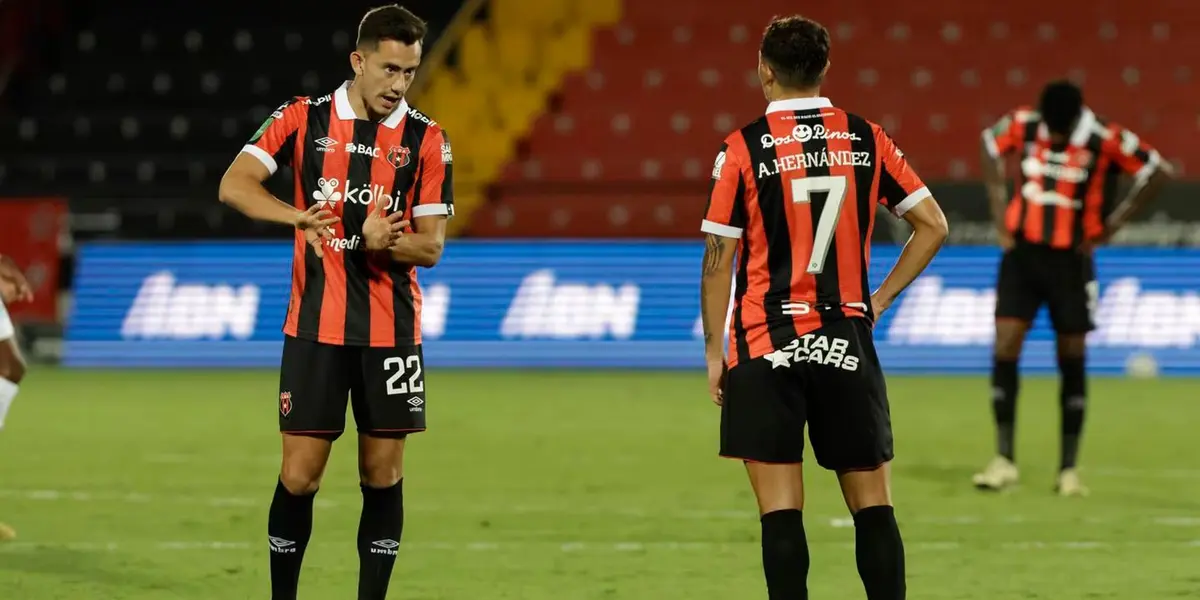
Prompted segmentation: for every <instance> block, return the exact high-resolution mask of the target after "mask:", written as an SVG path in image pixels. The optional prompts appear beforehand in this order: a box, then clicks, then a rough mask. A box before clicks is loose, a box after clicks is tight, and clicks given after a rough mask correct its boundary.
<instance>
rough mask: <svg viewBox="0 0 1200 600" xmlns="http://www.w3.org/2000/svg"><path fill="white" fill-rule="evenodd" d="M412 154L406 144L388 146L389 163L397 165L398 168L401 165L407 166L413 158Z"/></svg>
mask: <svg viewBox="0 0 1200 600" xmlns="http://www.w3.org/2000/svg"><path fill="white" fill-rule="evenodd" d="M410 154H411V152H410V151H409V149H408V148H406V147H404V146H392V147H391V148H388V153H387V161H388V164H390V165H392V166H393V167H395V168H397V169H399V168H401V167H407V166H408V163H409V161H410V160H411V158H410V156H409V155H410Z"/></svg>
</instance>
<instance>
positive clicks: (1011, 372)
mask: <svg viewBox="0 0 1200 600" xmlns="http://www.w3.org/2000/svg"><path fill="white" fill-rule="evenodd" d="M982 146H983V148H982V159H983V174H984V181H985V183H986V186H987V194H988V200H989V204H990V206H991V211H992V217H993V219H994V220H995V225H996V231H997V234H998V236H999V238H1000V246H1001V247H1002V248H1003V249H1004V256H1003V258H1002V259H1001V260H1000V273H999V277H998V279H997V283H996V339H995V346H994V349H993V354H994V356H993V362H992V412H993V416H994V417H995V420H996V457H995V458H993V459H992V461H991V462H990V463H989V464H988V465H987V466H986V467H985V468H984V470H983V471H981V472H979V473H976V474H975V475H974V477H973V481H974V484H975V486H976V487H978V488H980V489H988V490H1000V489H1003V488H1005V487H1008V486H1010V485H1013V484H1015V483H1017V480H1018V472H1017V466H1016V463H1015V462H1014V453H1013V437H1014V425H1015V423H1016V408H1017V389H1018V379H1019V378H1018V375H1017V363H1018V361H1019V359H1020V357H1021V346H1022V345H1023V344H1024V341H1025V334H1026V332H1027V331H1028V330H1029V325H1030V323H1031V322H1032V321H1033V318H1034V317H1035V316H1036V315H1037V312H1038V310H1039V309H1040V308H1041V306H1042V305H1043V304H1047V305H1049V307H1050V320H1051V322H1052V324H1053V325H1054V330H1055V332H1056V336H1057V346H1058V348H1057V350H1058V369H1059V373H1060V374H1061V383H1060V388H1059V406H1060V409H1061V414H1062V421H1061V432H1062V441H1061V448H1060V456H1059V471H1058V477H1057V480H1056V483H1055V490H1056V491H1057V493H1059V494H1061V495H1063V496H1080V495H1085V494H1087V488H1086V487H1084V485H1083V483H1082V482H1081V481H1080V477H1079V472H1078V471H1077V470H1076V461H1077V459H1078V453H1079V440H1080V434H1081V432H1082V431H1083V418H1084V410H1085V409H1086V407H1087V382H1086V375H1085V354H1086V353H1085V349H1086V340H1087V333H1088V332H1089V331H1091V330H1092V329H1094V328H1095V324H1094V323H1093V313H1094V311H1095V309H1096V302H1097V298H1098V297H1099V285H1098V284H1097V282H1096V275H1095V268H1094V265H1093V261H1092V250H1093V248H1095V247H1096V246H1099V245H1101V244H1104V243H1106V242H1107V241H1108V240H1110V239H1111V238H1112V236H1113V234H1114V233H1116V232H1117V231H1118V230H1119V229H1120V228H1121V227H1122V226H1123V225H1124V224H1125V223H1127V222H1128V221H1129V218H1130V217H1131V216H1133V215H1134V214H1135V213H1136V212H1137V211H1139V210H1140V209H1141V208H1142V207H1143V206H1144V205H1145V204H1146V203H1147V202H1149V201H1150V200H1151V199H1152V198H1154V197H1155V196H1156V195H1157V194H1158V193H1159V191H1160V190H1161V188H1162V185H1163V183H1164V182H1165V181H1166V180H1167V178H1168V169H1169V167H1168V165H1167V164H1166V163H1164V162H1163V160H1162V158H1161V157H1160V156H1159V154H1158V152H1157V151H1155V150H1154V149H1153V148H1151V147H1150V146H1148V145H1147V144H1146V143H1145V142H1144V141H1143V140H1142V139H1140V138H1139V137H1138V136H1137V135H1135V134H1134V133H1133V132H1131V131H1129V130H1128V129H1125V128H1124V127H1121V126H1119V125H1116V124H1113V123H1109V122H1107V121H1105V120H1104V119H1101V118H1100V117H1099V116H1097V115H1096V114H1095V113H1093V112H1092V111H1091V109H1089V108H1088V107H1087V106H1085V105H1084V102H1083V93H1082V91H1081V90H1080V89H1079V87H1077V86H1076V85H1075V84H1073V83H1070V82H1068V81H1055V82H1051V83H1049V84H1048V85H1046V87H1045V88H1044V89H1043V90H1042V95H1041V101H1040V104H1039V106H1038V108H1037V109H1036V110H1034V109H1033V108H1027V107H1023V108H1018V109H1016V110H1014V111H1012V112H1010V113H1008V114H1007V115H1005V116H1004V117H1003V118H1001V119H1000V120H999V121H998V122H997V123H996V124H995V125H994V126H992V127H991V128H989V129H986V130H984V132H983V143H982ZM1018 152H1019V156H1020V174H1019V176H1018V177H1017V182H1016V191H1015V193H1014V194H1013V195H1012V196H1011V197H1010V196H1009V195H1008V191H1007V189H1006V186H1005V182H1004V163H1005V160H1006V158H1007V157H1008V156H1009V155H1012V154H1016V153H1018ZM1122 173H1125V174H1128V175H1132V176H1133V180H1134V181H1133V186H1132V187H1131V188H1130V190H1129V194H1128V196H1127V197H1126V198H1125V199H1124V200H1123V201H1122V202H1121V204H1120V205H1118V206H1116V207H1115V208H1114V207H1113V203H1112V200H1113V194H1114V190H1115V187H1116V185H1115V184H1116V179H1117V177H1118V176H1119V175H1120V174H1122Z"/></svg>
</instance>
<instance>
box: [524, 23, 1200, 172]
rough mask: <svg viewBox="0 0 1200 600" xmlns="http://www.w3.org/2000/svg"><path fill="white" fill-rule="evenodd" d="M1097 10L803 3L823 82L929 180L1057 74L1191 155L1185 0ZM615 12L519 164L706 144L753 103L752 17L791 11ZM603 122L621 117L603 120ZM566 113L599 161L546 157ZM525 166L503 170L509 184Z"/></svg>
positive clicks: (754, 110)
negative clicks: (819, 31) (827, 66)
mask: <svg viewBox="0 0 1200 600" xmlns="http://www.w3.org/2000/svg"><path fill="white" fill-rule="evenodd" d="M613 4H614V3H605V2H583V3H576V4H572V8H573V10H575V11H577V13H576V14H578V15H584V14H587V15H590V16H591V18H592V19H593V20H594V21H595V22H606V21H605V19H604V18H603V14H602V13H604V12H605V11H606V10H608V9H609V8H610V7H611V6H612V5H613ZM1104 6H1105V8H1104V10H1097V11H1094V12H1090V13H1085V14H1084V15H1082V16H1083V18H1081V15H1080V14H1079V13H1078V11H1076V10H1075V9H1074V8H1072V7H1070V6H1067V5H1064V4H1060V3H1050V4H1047V3H1044V2H1035V1H1034V0H1017V1H1016V2H1015V3H1008V4H1004V5H998V4H995V5H992V4H977V3H959V2H953V1H951V0H938V1H933V2H926V3H921V4H919V5H897V4H884V5H879V4H878V3H874V2H869V1H868V0H846V1H845V2H839V3H824V4H814V5H812V6H809V7H805V8H804V12H805V14H807V15H809V16H812V17H814V18H817V19H818V20H822V21H823V22H824V23H825V24H826V25H827V26H828V27H829V29H830V31H831V35H832V37H833V44H834V45H833V51H832V64H833V66H832V69H831V71H830V75H829V77H828V79H827V81H826V85H825V91H826V93H827V94H828V95H829V96H831V97H832V98H833V99H834V100H835V102H837V103H838V104H840V105H842V106H844V107H847V108H848V109H850V110H853V111H855V112H858V113H860V114H862V115H864V116H867V117H868V118H871V119H872V120H875V121H877V122H880V123H881V124H883V125H884V126H885V127H887V128H888V130H889V131H890V132H891V133H892V134H893V135H894V136H896V137H897V139H898V140H900V141H901V142H902V144H903V145H904V147H905V148H906V152H907V153H908V155H909V156H910V157H911V158H912V159H913V161H914V162H916V163H918V164H921V165H924V166H925V168H927V169H928V171H929V172H928V175H927V176H928V178H930V179H966V178H970V177H975V176H977V174H978V166H977V163H978V160H977V150H978V148H977V144H978V132H979V130H980V129H981V128H982V127H984V126H985V125H986V124H988V123H990V122H992V121H993V120H994V119H996V118H998V117H999V116H1000V115H1001V114H1003V113H1004V112H1005V111H1007V110H1009V109H1011V108H1012V107H1014V106H1016V105H1019V104H1031V103H1034V102H1036V99H1037V94H1038V91H1039V89H1040V87H1041V85H1042V84H1043V83H1044V82H1046V81H1047V80H1049V79H1053V78H1060V77H1068V76H1069V77H1072V78H1074V79H1077V80H1081V81H1082V82H1083V83H1084V85H1085V93H1086V94H1087V96H1088V99H1089V102H1090V103H1091V104H1092V105H1093V106H1094V107H1095V108H1096V110H1097V111H1098V112H1100V113H1101V114H1102V115H1103V116H1105V117H1107V118H1109V119H1110V120H1113V121H1116V122H1121V123H1124V124H1126V125H1128V126H1129V127H1132V128H1134V129H1135V130H1138V131H1139V132H1141V133H1143V134H1144V135H1145V136H1146V137H1147V138H1148V139H1150V140H1151V142H1152V143H1154V144H1156V145H1157V146H1158V147H1159V148H1160V149H1161V150H1162V151H1163V152H1164V153H1165V154H1166V155H1167V156H1168V157H1172V158H1183V157H1184V155H1186V154H1187V153H1195V152H1196V150H1194V149H1192V148H1191V145H1187V144H1184V143H1182V140H1183V139H1184V138H1185V137H1186V136H1185V135H1181V134H1176V133H1175V132H1180V131H1185V132H1189V134H1190V133H1194V132H1195V131H1196V129H1197V123H1196V119H1197V115H1196V114H1195V110H1194V108H1190V107H1188V106H1186V105H1188V103H1189V102H1191V103H1192V104H1193V105H1194V98H1195V97H1196V92H1197V91H1198V89H1200V88H1198V83H1200V73H1193V71H1200V69H1197V68H1196V67H1194V66H1192V65H1191V64H1190V63H1189V62H1188V60H1187V59H1186V58H1184V57H1187V56H1191V54H1189V52H1188V50H1189V49H1190V48H1193V47H1194V46H1195V42H1194V41H1192V40H1194V39H1195V36H1194V33H1195V32H1196V30H1197V29H1198V28H1200V22H1196V20H1195V19H1185V18H1180V17H1179V14H1181V13H1179V12H1176V9H1178V10H1183V6H1184V3H1183V2H1182V1H1181V0H1172V1H1168V2H1163V3H1156V4H1155V5H1153V6H1141V5H1136V6H1135V5H1130V4H1119V5H1118V4H1106V5H1104ZM624 8H625V13H624V15H623V18H622V19H621V20H619V21H614V22H613V25H612V26H611V27H605V28H602V29H600V30H599V31H598V32H597V34H596V35H595V36H594V37H593V41H592V47H591V52H590V55H591V57H592V61H591V62H590V63H589V64H588V66H587V69H586V70H585V71H584V72H583V73H580V74H578V75H575V76H569V77H568V78H567V80H566V81H565V82H564V85H563V87H562V90H561V98H560V101H558V102H556V103H555V105H554V106H555V108H554V111H553V112H552V114H550V115H548V117H549V118H542V119H539V120H538V124H537V126H536V127H535V129H534V131H532V132H531V133H530V134H529V136H528V138H527V142H528V143H527V144H526V148H527V150H528V152H529V153H528V155H525V156H522V157H519V158H518V159H517V161H518V166H519V163H522V162H526V161H528V160H531V159H538V160H539V161H541V162H542V163H543V164H549V165H556V167H555V168H554V169H552V172H554V173H556V174H557V175H564V176H565V175H566V174H567V173H569V172H572V171H575V172H582V171H581V169H582V167H580V166H579V164H578V163H579V162H580V161H583V160H595V161H598V162H599V163H600V164H603V165H605V177H606V178H608V177H614V176H616V175H615V174H616V173H624V174H626V176H629V177H631V178H632V179H635V180H636V179H641V177H642V175H641V169H637V168H634V167H633V166H632V165H636V164H637V163H638V162H640V160H642V159H638V157H637V155H639V153H645V154H647V155H652V156H656V157H659V158H661V159H662V160H663V161H667V162H669V161H671V160H676V159H683V158H684V156H685V155H687V154H689V152H679V153H676V152H674V150H673V149H674V148H687V149H689V150H691V152H690V154H694V153H695V149H703V151H704V152H705V153H708V152H709V149H712V148H715V147H716V145H717V144H718V143H719V140H720V137H722V136H723V135H724V133H726V132H727V131H729V130H731V129H733V128H735V127H737V126H739V125H741V124H742V123H744V122H746V121H748V120H750V119H753V118H754V117H755V116H756V115H758V114H761V111H762V109H763V106H764V100H763V98H762V95H761V91H760V90H759V87H758V82H757V74H756V69H755V62H756V58H755V53H756V49H757V43H758V38H759V35H760V32H761V28H762V27H763V25H764V24H765V22H766V21H767V20H768V18H769V17H770V16H771V15H773V14H788V13H792V12H796V10H797V8H796V7H795V6H794V3H789V2H787V1H786V0H744V1H742V2H737V3H726V4H714V5H708V4H705V5H704V6H703V7H700V6H699V5H695V4H693V3H689V2H685V1H683V0H659V1H656V2H626V3H624ZM560 117H561V118H560ZM614 118H619V119H620V122H622V123H624V122H626V121H628V122H629V123H631V124H632V125H630V126H629V128H628V129H626V128H625V127H618V128H613V127H610V125H611V123H612V120H613V119H614ZM731 118H732V122H730V120H731ZM564 120H565V121H570V122H573V123H575V124H576V127H577V129H576V132H575V133H574V134H573V135H574V136H577V137H578V138H580V139H586V140H587V149H588V152H589V153H590V154H592V155H594V156H592V157H591V158H588V157H580V159H579V160H577V161H575V162H576V163H577V164H575V165H571V161H570V160H560V159H559V158H557V157H555V158H554V159H553V160H548V161H547V160H545V159H548V158H550V156H549V155H551V154H560V153H562V152H564V151H565V150H566V148H567V144H566V143H565V142H564V143H555V142H554V140H555V139H557V138H560V137H563V136H562V135H561V133H556V132H555V130H554V128H555V126H556V125H555V124H556V123H562V122H564ZM681 121H686V122H687V123H688V126H687V127H686V128H684V130H683V131H678V130H676V129H675V128H672V126H671V125H672V123H675V124H676V125H678V124H679V123H680V122H681ZM713 124H720V125H721V126H722V127H719V128H716V129H714V127H712V125H713ZM706 160H710V159H707V158H706ZM522 172H523V170H522V169H520V168H514V169H506V170H505V173H507V175H506V177H510V178H514V180H521V175H520V174H521V173H522ZM667 172H668V173H670V172H671V171H670V170H668V171H667ZM675 173H676V174H675V175H667V177H672V176H675V177H678V176H679V175H678V173H679V171H675ZM705 176H706V174H704V173H701V174H700V175H699V177H700V178H703V177H705ZM579 177H582V175H579ZM688 182H689V180H681V181H680V183H688Z"/></svg>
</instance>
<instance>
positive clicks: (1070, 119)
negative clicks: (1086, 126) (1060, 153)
mask: <svg viewBox="0 0 1200 600" xmlns="http://www.w3.org/2000/svg"><path fill="white" fill-rule="evenodd" d="M1038 112H1040V113H1041V114H1042V122H1043V123H1045V124H1046V128H1047V129H1049V130H1050V131H1052V132H1054V133H1060V134H1068V133H1071V129H1072V128H1074V127H1075V122H1076V120H1077V119H1079V116H1080V115H1082V114H1083V90H1081V89H1079V86H1077V85H1075V84H1074V83H1072V82H1070V81H1067V80H1065V79H1060V80H1058V81H1051V82H1050V83H1048V84H1046V87H1045V88H1042V98H1041V100H1040V101H1039V102H1038Z"/></svg>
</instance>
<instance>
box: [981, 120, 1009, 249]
mask: <svg viewBox="0 0 1200 600" xmlns="http://www.w3.org/2000/svg"><path fill="white" fill-rule="evenodd" d="M979 155H980V162H981V164H982V166H983V169H982V171H983V185H984V188H985V189H986V190H987V198H988V208H989V209H990V210H991V212H992V223H993V224H994V225H995V226H996V238H997V239H998V240H999V242H1000V247H1001V248H1004V249H1005V250H1008V249H1009V248H1012V246H1013V243H1014V242H1013V236H1012V234H1011V233H1009V231H1008V228H1007V227H1005V225H1004V212H1005V208H1006V207H1007V206H1008V186H1007V185H1006V184H1005V182H1004V155H1000V156H992V153H991V152H990V151H989V149H988V144H987V141H986V140H985V141H984V142H983V143H982V148H980V151H979Z"/></svg>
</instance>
